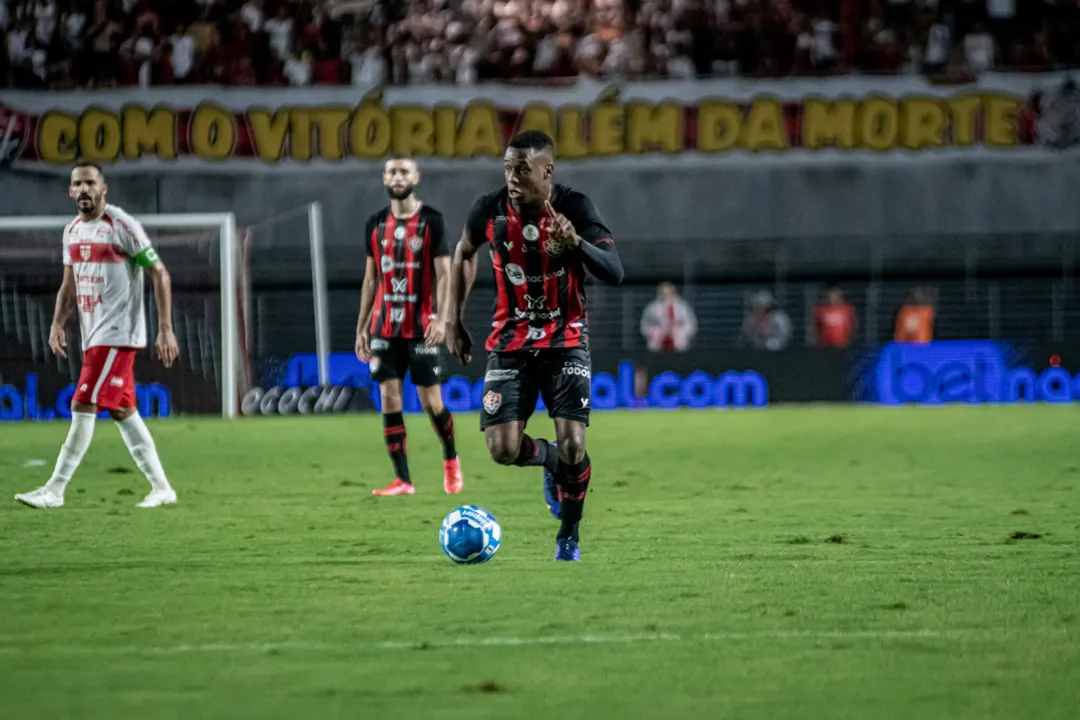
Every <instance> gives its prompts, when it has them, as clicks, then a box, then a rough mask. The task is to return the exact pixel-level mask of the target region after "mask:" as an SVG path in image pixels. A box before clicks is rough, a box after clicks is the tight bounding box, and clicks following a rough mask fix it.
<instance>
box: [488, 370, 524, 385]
mask: <svg viewBox="0 0 1080 720" xmlns="http://www.w3.org/2000/svg"><path fill="white" fill-rule="evenodd" d="M517 376H518V371H517V370H514V369H513V368H511V369H508V370H488V371H487V372H486V373H484V382H499V381H500V380H513V379H514V378H516V377H517Z"/></svg>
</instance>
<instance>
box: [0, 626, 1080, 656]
mask: <svg viewBox="0 0 1080 720" xmlns="http://www.w3.org/2000/svg"><path fill="white" fill-rule="evenodd" d="M1009 632H1023V633H1025V634H1032V633H1044V634H1062V635H1064V634H1067V633H1068V629H1067V628H1065V627H1060V628H1020V627H1018V628H1015V629H1012V628H954V629H951V630H933V629H929V628H923V629H913V630H763V631H759V632H726V631H725V632H707V633H696V634H688V635H679V634H674V633H643V634H632V635H604V634H595V635H594V634H587V635H546V636H544V635H541V636H534V637H458V638H444V639H441V640H386V641H381V642H372V643H348V642H342V643H316V642H305V641H297V642H292V641H282V642H265V643H208V644H202V645H187V644H184V645H167V646H158V647H143V646H134V645H131V646H113V647H110V646H103V647H89V646H83V647H79V646H63V645H61V646H56V645H53V646H44V647H27V648H17V647H10V646H8V647H0V656H18V655H45V656H49V655H185V654H198V653H206V654H212V653H248V652H272V651H288V650H299V651H308V652H341V651H348V650H360V649H377V650H438V649H446V648H461V647H529V646H543V645H573V644H584V645H634V644H638V643H652V642H671V643H679V642H687V643H692V642H737V641H745V640H942V639H955V638H961V637H987V636H991V635H1004V634H1006V633H1009Z"/></svg>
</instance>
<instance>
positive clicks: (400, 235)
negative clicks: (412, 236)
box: [394, 226, 405, 240]
mask: <svg viewBox="0 0 1080 720" xmlns="http://www.w3.org/2000/svg"><path fill="white" fill-rule="evenodd" d="M394 239H395V240H404V239H405V228H403V227H400V226H399V227H396V228H394Z"/></svg>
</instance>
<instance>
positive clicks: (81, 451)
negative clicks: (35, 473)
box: [45, 412, 97, 497]
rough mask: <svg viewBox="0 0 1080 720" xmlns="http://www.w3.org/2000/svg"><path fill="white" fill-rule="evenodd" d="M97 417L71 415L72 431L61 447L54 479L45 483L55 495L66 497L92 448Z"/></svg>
mask: <svg viewBox="0 0 1080 720" xmlns="http://www.w3.org/2000/svg"><path fill="white" fill-rule="evenodd" d="M96 417H97V416H96V415H94V414H93V413H81V412H73V413H71V429H70V430H68V436H67V440H65V441H64V444H63V445H62V446H61V447H60V455H59V456H57V458H56V469H55V470H53V474H52V477H51V478H49V481H48V482H47V483H45V489H46V490H48V491H49V492H51V493H52V494H53V495H56V496H57V497H64V489H65V488H66V487H67V484H68V483H69V482H71V476H72V475H74V474H75V470H76V469H78V467H79V463H81V462H82V459H83V455H85V454H86V449H87V448H89V447H90V441H91V440H92V439H93V437H94V420H95V418H96Z"/></svg>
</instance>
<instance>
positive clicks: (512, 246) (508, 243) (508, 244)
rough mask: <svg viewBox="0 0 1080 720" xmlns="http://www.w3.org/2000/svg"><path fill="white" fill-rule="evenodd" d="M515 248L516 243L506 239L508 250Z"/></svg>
mask: <svg viewBox="0 0 1080 720" xmlns="http://www.w3.org/2000/svg"><path fill="white" fill-rule="evenodd" d="M513 249H514V243H512V242H511V241H509V240H507V241H506V252H510V251H511V250H513Z"/></svg>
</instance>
